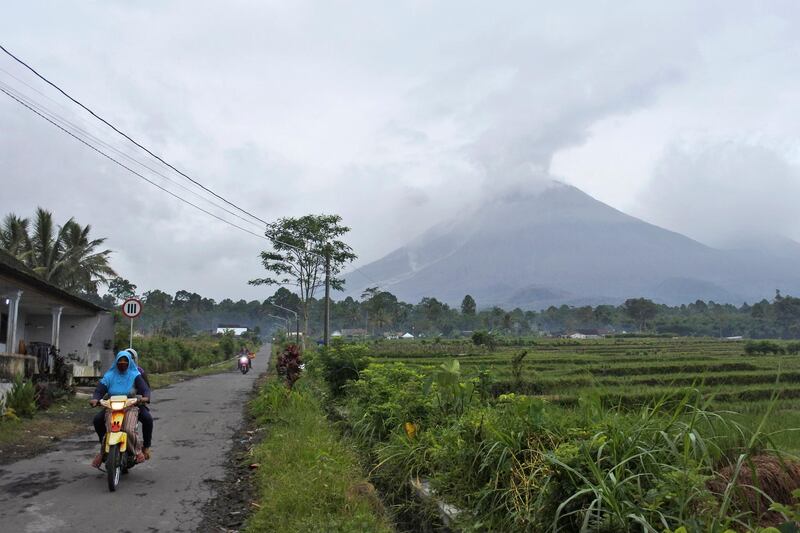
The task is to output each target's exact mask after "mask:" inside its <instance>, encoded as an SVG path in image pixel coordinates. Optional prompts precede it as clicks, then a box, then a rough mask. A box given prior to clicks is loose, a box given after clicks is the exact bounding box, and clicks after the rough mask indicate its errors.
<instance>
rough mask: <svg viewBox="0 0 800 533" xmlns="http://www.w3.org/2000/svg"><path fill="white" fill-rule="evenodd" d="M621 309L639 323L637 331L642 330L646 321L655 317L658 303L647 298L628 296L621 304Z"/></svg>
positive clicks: (645, 325)
mask: <svg viewBox="0 0 800 533" xmlns="http://www.w3.org/2000/svg"><path fill="white" fill-rule="evenodd" d="M622 309H623V311H625V313H626V314H627V315H628V316H629V317H631V318H632V319H633V320H635V321H636V323H637V324H638V325H639V331H644V330H645V328H646V327H647V321H648V320H651V319H653V318H655V317H656V315H657V314H658V305H656V303H655V302H653V301H652V300H648V299H647V298H629V299H627V300H625V303H624V304H623V305H622Z"/></svg>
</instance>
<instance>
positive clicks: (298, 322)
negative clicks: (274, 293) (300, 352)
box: [267, 300, 300, 344]
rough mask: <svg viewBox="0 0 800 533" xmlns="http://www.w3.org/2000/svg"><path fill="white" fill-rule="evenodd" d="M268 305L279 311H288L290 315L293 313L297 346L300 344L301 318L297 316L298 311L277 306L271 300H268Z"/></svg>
mask: <svg viewBox="0 0 800 533" xmlns="http://www.w3.org/2000/svg"><path fill="white" fill-rule="evenodd" d="M267 303H268V304H269V305H271V306H272V307H277V308H278V309H283V310H284V311H288V312H289V313H292V314H293V315H294V321H295V335H296V336H297V337H296V338H295V342H296V343H297V344H300V316H299V315H298V314H297V311H293V310H291V309H289V308H288V307H283V306H282V305H278V304H276V303H274V302H270V301H269V300H267Z"/></svg>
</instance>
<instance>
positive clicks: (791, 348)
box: [786, 342, 800, 355]
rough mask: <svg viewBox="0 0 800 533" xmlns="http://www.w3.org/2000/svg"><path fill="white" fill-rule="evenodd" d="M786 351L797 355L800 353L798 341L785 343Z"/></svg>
mask: <svg viewBox="0 0 800 533" xmlns="http://www.w3.org/2000/svg"><path fill="white" fill-rule="evenodd" d="M786 353H789V354H792V355H797V354H798V353H800V342H790V343H789V344H787V345H786Z"/></svg>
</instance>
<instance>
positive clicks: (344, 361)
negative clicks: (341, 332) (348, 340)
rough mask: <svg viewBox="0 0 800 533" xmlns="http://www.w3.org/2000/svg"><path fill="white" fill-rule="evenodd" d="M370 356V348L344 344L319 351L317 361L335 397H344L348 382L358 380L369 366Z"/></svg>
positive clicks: (336, 343) (337, 343)
mask: <svg viewBox="0 0 800 533" xmlns="http://www.w3.org/2000/svg"><path fill="white" fill-rule="evenodd" d="M368 356H369V348H367V347H366V346H364V345H361V344H344V343H342V342H335V343H333V345H331V346H328V347H325V348H322V349H321V350H320V351H319V355H318V356H317V358H316V360H317V361H319V365H320V367H321V370H322V377H323V378H325V381H326V382H327V383H328V386H329V387H330V389H331V392H332V393H333V394H334V396H341V395H342V393H343V392H344V386H345V385H346V384H347V382H348V381H353V380H356V379H358V377H359V374H360V372H361V371H362V370H364V369H365V368H367V365H368V364H369V359H368Z"/></svg>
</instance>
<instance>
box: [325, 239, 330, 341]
mask: <svg viewBox="0 0 800 533" xmlns="http://www.w3.org/2000/svg"><path fill="white" fill-rule="evenodd" d="M330 342H331V249H330V245H329V246H326V247H325V330H324V338H323V343H324V344H325V346H328V345H329V344H330Z"/></svg>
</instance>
